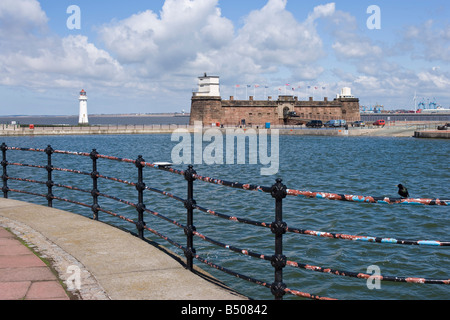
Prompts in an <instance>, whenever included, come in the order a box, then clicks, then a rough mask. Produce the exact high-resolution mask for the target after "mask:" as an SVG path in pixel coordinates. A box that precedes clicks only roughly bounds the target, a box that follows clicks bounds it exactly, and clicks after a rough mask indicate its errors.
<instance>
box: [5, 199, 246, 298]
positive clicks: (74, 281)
mask: <svg viewBox="0 0 450 320" xmlns="http://www.w3.org/2000/svg"><path fill="white" fill-rule="evenodd" d="M0 227H3V229H2V230H1V231H0V232H1V233H0V241H1V242H0V299H23V298H25V299H68V297H72V298H78V299H83V300H95V299H97V300H106V299H112V300H245V299H246V298H245V297H243V296H241V295H239V294H237V293H235V292H233V291H232V290H229V289H228V288H226V287H225V286H224V285H223V284H221V283H219V282H218V281H217V280H216V279H214V278H213V277H211V276H210V275H209V274H207V273H205V272H204V271H202V270H201V269H200V268H196V273H192V272H189V271H188V270H186V269H185V268H184V266H183V262H182V260H183V259H179V257H177V256H175V255H174V254H173V253H171V252H169V251H168V250H166V249H165V248H163V247H160V246H157V245H151V244H148V243H146V242H144V241H142V240H140V239H138V238H136V237H134V236H133V235H131V234H129V233H127V232H124V231H121V230H119V229H117V228H114V227H112V226H109V225H107V224H104V223H101V222H98V221H93V220H91V219H88V218H85V217H83V216H80V215H76V214H73V213H69V212H66V211H61V210H57V209H53V208H48V207H43V206H38V205H35V204H30V203H26V202H20V201H16V200H10V199H3V198H0ZM4 228H8V230H10V231H11V232H13V233H14V234H15V235H17V236H18V237H19V238H21V239H23V240H24V242H25V243H27V244H29V246H30V247H32V249H33V250H34V251H36V252H38V253H39V255H40V256H42V257H44V258H45V259H46V260H48V261H50V262H51V265H52V268H54V269H55V270H56V271H57V273H58V278H59V279H61V283H58V282H57V281H56V279H55V278H56V277H53V278H52V277H51V276H50V273H51V272H50V273H49V270H50V268H49V267H47V266H45V264H44V263H43V262H42V260H41V259H39V258H38V257H37V256H36V255H34V254H33V253H31V252H30V249H29V248H27V247H26V246H25V245H23V244H21V243H20V242H19V241H18V240H17V239H15V237H14V236H13V235H12V234H11V233H10V232H8V231H6V230H4ZM5 271H6V272H5ZM32 271H33V272H32ZM35 272H36V273H35ZM58 284H59V285H58ZM61 284H63V285H64V286H67V288H68V289H73V290H71V291H70V292H69V295H64V294H63V291H61V290H62V285H61ZM44 285H45V286H44ZM50 287H51V288H53V289H54V290H56V291H54V290H53V289H50ZM37 292H40V295H39V294H38V293H37ZM57 292H58V293H57Z"/></svg>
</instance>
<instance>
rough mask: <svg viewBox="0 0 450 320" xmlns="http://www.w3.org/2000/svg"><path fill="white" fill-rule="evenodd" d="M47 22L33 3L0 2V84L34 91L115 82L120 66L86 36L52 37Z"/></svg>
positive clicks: (38, 7) (44, 15) (29, 1)
mask: <svg viewBox="0 0 450 320" xmlns="http://www.w3.org/2000/svg"><path fill="white" fill-rule="evenodd" d="M47 20H48V18H47V16H46V14H45V12H43V11H42V9H41V7H40V5H39V2H37V1H35V0H20V1H15V0H14V1H11V0H2V2H1V3H0V24H1V25H2V27H4V28H2V29H0V30H2V31H0V49H1V50H0V70H2V72H1V73H0V84H3V85H14V86H22V87H31V88H36V89H41V88H51V87H72V86H73V85H79V84H80V82H82V83H87V82H89V81H90V80H92V79H97V80H98V79H108V81H111V82H114V80H115V79H117V78H120V77H121V76H122V73H123V70H122V67H121V66H120V65H119V64H118V62H117V61H115V60H114V59H113V58H111V56H110V55H109V54H108V53H107V52H106V51H104V50H101V49H98V48H97V47H95V45H94V44H92V43H90V42H89V41H88V38H87V37H85V36H81V35H78V36H67V37H65V38H60V37H57V36H54V35H51V34H50V33H49V32H47ZM104 82H105V83H106V82H107V81H104Z"/></svg>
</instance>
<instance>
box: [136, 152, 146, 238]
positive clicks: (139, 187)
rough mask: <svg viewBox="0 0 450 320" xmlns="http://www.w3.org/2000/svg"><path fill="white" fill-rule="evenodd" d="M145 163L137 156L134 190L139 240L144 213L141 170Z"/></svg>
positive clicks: (141, 235) (143, 223)
mask: <svg viewBox="0 0 450 320" xmlns="http://www.w3.org/2000/svg"><path fill="white" fill-rule="evenodd" d="M143 162H145V160H144V159H143V158H142V156H139V157H138V158H137V160H136V167H137V168H138V182H137V184H136V190H137V191H138V203H137V206H136V210H137V212H138V222H137V224H136V228H137V230H138V235H139V238H140V239H142V240H143V239H144V227H145V222H144V211H145V204H144V190H145V183H144V177H143V168H144V165H143V164H142V163H143Z"/></svg>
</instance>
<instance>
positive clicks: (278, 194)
mask: <svg viewBox="0 0 450 320" xmlns="http://www.w3.org/2000/svg"><path fill="white" fill-rule="evenodd" d="M0 148H1V152H2V162H1V165H2V168H3V174H2V181H3V186H2V192H3V195H4V198H8V196H9V194H10V193H11V192H14V193H22V194H28V195H33V196H38V197H43V198H45V199H46V200H47V205H48V206H49V207H52V206H53V201H54V200H59V201H64V202H69V203H73V204H76V205H80V206H84V207H87V208H90V209H91V210H92V213H93V217H92V218H93V219H94V220H99V213H100V212H103V213H106V214H108V215H111V216H113V217H116V218H119V219H121V220H123V221H126V222H128V223H132V224H134V225H135V227H136V229H137V236H138V237H139V238H141V239H145V231H148V232H150V233H152V234H154V235H156V236H158V237H159V238H161V239H163V240H165V241H167V242H169V243H170V244H171V245H173V246H175V247H176V248H178V249H180V250H182V251H183V252H184V255H185V257H186V266H187V269H189V270H190V271H193V265H194V263H193V262H194V259H196V260H198V261H200V262H202V263H203V264H205V265H207V266H209V267H212V268H214V269H217V270H220V271H223V272H225V273H227V274H229V275H232V276H234V277H237V278H240V279H243V280H246V281H249V282H251V283H254V284H258V285H260V286H263V287H265V288H268V289H270V290H271V293H272V295H273V296H274V298H275V299H276V300H281V299H283V296H284V295H285V294H292V295H295V296H299V297H304V298H309V299H330V298H328V297H322V296H317V295H314V294H310V293H305V292H301V291H299V290H295V289H291V288H287V287H286V285H285V283H284V282H283V270H284V268H286V267H288V266H289V267H293V268H300V269H305V270H310V271H315V272H321V273H329V274H333V275H337V276H344V277H353V278H359V279H369V278H372V279H374V278H375V279H377V280H379V281H394V282H406V283H416V284H442V285H448V284H450V279H426V278H417V277H399V276H388V275H380V276H373V275H370V274H365V273H360V272H352V271H345V270H337V269H333V268H328V267H327V268H325V267H321V266H314V265H308V264H304V263H300V262H296V261H289V260H287V258H286V256H285V255H283V235H284V234H286V233H287V232H290V233H294V234H302V235H309V236H315V237H324V238H333V239H341V240H351V241H363V242H369V243H384V244H400V245H418V246H439V247H443V246H450V241H441V240H403V239H395V238H382V237H376V236H361V235H348V234H341V233H331V232H323V231H313V230H303V229H299V228H295V227H293V226H290V225H288V224H287V223H286V222H284V221H283V201H285V199H286V198H287V197H295V196H304V197H308V198H318V199H329V200H336V201H347V202H365V203H380V204H389V205H397V204H402V205H425V206H447V205H449V203H450V201H449V200H443V199H402V198H394V199H392V198H386V197H372V196H357V195H345V194H334V193H323V192H310V191H301V190H294V189H288V188H287V187H286V186H285V185H284V184H283V183H282V180H281V179H277V180H276V182H275V183H274V184H273V185H272V186H271V187H267V186H259V185H252V184H245V183H240V182H230V181H226V180H220V179H215V178H211V177H206V176H201V175H199V174H198V173H197V172H196V171H195V170H194V168H193V166H189V167H188V168H187V170H184V171H183V170H178V169H175V168H172V167H171V166H165V165H162V164H158V163H155V164H154V163H147V162H145V160H144V159H143V158H142V156H139V157H138V158H137V159H136V160H132V159H126V158H120V157H114V156H107V155H101V154H99V153H98V152H97V151H96V150H95V149H94V150H92V152H90V153H86V152H71V151H61V150H54V149H53V148H52V147H51V146H48V147H47V148H45V149H34V148H19V147H8V146H6V144H5V143H3V144H2V145H1V147H0ZM12 150H16V151H23V152H37V153H44V154H46V155H47V161H46V164H45V165H37V164H25V163H22V162H10V161H8V160H9V159H8V157H7V151H12ZM54 154H62V155H70V156H78V157H84V158H89V159H90V161H91V166H92V171H90V172H89V171H82V170H77V169H69V168H59V167H55V166H54V163H53V155H54ZM100 159H101V160H108V161H116V162H121V163H128V164H133V165H134V166H135V167H136V169H137V181H136V182H132V181H127V180H123V179H119V178H117V177H109V176H105V175H102V174H101V173H100V172H99V171H98V167H97V162H98V161H99V160H100ZM77 164H78V163H77ZM9 166H17V167H29V168H36V169H44V170H46V171H47V180H46V181H38V180H35V179H30V178H24V177H11V176H9V175H8V167H9ZM145 168H153V169H156V170H160V171H164V172H167V173H168V174H174V175H179V176H181V177H183V178H184V180H185V182H186V183H187V186H186V191H187V197H186V199H184V198H182V197H179V196H177V195H175V194H172V193H170V192H167V191H163V190H159V189H156V188H154V187H150V186H147V185H146V184H145V181H144V169H145ZM57 171H61V172H68V173H73V174H77V175H81V176H86V177H90V183H91V186H92V187H91V188H87V187H86V188H79V187H75V186H71V185H66V184H63V183H57V182H55V181H53V179H54V176H53V173H54V172H57ZM100 179H103V180H109V181H114V182H118V183H121V184H125V185H128V186H133V187H135V188H136V191H137V202H132V201H129V200H124V199H121V198H118V197H115V196H112V195H108V194H105V193H102V192H100V191H99V182H100V181H99V180H100ZM8 181H20V182H28V183H33V184H40V185H44V186H46V187H47V192H46V193H37V192H34V191H28V190H20V189H16V188H11V187H10V186H8ZM196 181H202V182H206V183H212V184H216V185H219V186H223V187H229V188H236V189H242V190H247V191H249V192H251V191H259V192H261V193H262V194H263V196H264V194H267V195H269V196H271V198H272V199H273V201H274V203H275V211H274V221H273V222H271V223H267V222H260V221H255V220H250V219H247V218H243V217H237V216H230V215H227V214H224V213H220V212H217V211H214V210H211V209H208V208H205V207H203V206H200V205H199V204H197V202H196V200H195V197H194V182H196ZM54 188H64V189H68V190H74V191H78V192H82V193H85V194H89V195H90V196H91V197H92V201H91V202H90V203H86V202H81V201H78V200H73V199H67V198H63V197H59V196H57V195H55V189H54ZM144 192H153V193H156V194H158V195H162V196H165V197H168V198H171V199H173V200H175V201H178V202H180V203H182V204H183V206H184V208H185V209H186V225H183V224H182V223H180V222H178V221H176V220H173V219H171V218H169V217H166V216H164V215H162V214H161V213H158V212H156V211H153V210H151V209H149V208H147V207H146V205H145V203H144ZM100 197H102V198H108V199H111V200H113V201H115V202H118V203H122V204H125V205H127V206H131V207H133V208H135V209H136V212H137V216H136V219H130V218H127V217H125V216H123V215H121V214H119V213H117V212H114V211H111V210H107V209H104V208H102V206H101V205H100V204H99V198H100ZM194 210H198V211H201V212H203V213H207V214H209V215H211V216H213V217H215V218H221V219H226V220H228V221H233V222H236V223H242V224H247V225H251V226H253V227H261V228H269V229H270V230H271V232H272V233H273V234H274V253H273V254H271V255H266V254H262V253H260V252H255V251H252V250H247V249H245V248H240V247H237V246H235V245H232V244H227V243H223V242H221V241H219V240H217V239H212V238H210V237H208V236H206V235H204V234H202V233H201V232H200V231H199V230H197V229H196V227H195V221H194V214H193V213H194ZM145 214H150V215H153V216H155V217H158V218H160V219H162V220H163V221H165V222H167V223H169V224H172V225H174V226H176V227H178V228H179V229H181V230H183V232H184V235H185V237H186V245H185V246H184V245H182V244H180V243H178V242H177V241H175V240H173V239H172V238H170V237H169V236H167V235H164V234H161V233H160V232H159V231H157V230H155V229H154V228H151V227H150V226H148V225H147V224H146V222H145V219H144V217H145ZM194 238H195V239H197V238H198V239H201V240H203V241H206V242H208V243H210V244H212V245H214V246H217V247H220V248H224V249H227V250H230V251H231V252H234V253H238V254H242V255H245V256H250V257H252V258H255V259H260V260H264V261H267V262H270V264H271V266H272V268H273V271H274V279H273V282H267V281H262V280H259V279H256V278H254V277H251V276H248V275H243V274H240V273H238V272H236V271H233V270H230V269H228V268H225V267H223V266H220V265H217V264H215V263H213V262H211V261H209V260H207V259H205V258H204V257H202V256H201V255H200V254H199V253H197V252H196V248H195V246H194Z"/></svg>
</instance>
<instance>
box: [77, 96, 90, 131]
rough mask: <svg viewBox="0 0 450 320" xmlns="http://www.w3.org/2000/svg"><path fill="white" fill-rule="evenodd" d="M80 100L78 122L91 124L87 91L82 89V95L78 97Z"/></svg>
mask: <svg viewBox="0 0 450 320" xmlns="http://www.w3.org/2000/svg"><path fill="white" fill-rule="evenodd" d="M78 100H79V101H80V116H79V118H78V124H89V120H88V113H87V100H88V98H87V95H86V91H84V90H81V92H80V97H79V98H78Z"/></svg>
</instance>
